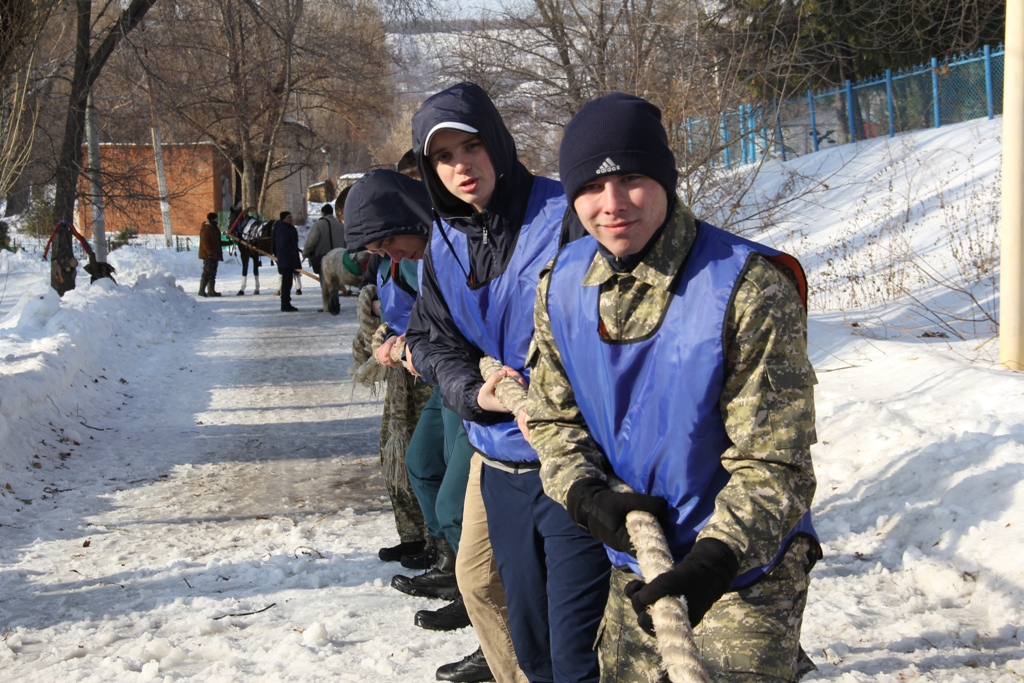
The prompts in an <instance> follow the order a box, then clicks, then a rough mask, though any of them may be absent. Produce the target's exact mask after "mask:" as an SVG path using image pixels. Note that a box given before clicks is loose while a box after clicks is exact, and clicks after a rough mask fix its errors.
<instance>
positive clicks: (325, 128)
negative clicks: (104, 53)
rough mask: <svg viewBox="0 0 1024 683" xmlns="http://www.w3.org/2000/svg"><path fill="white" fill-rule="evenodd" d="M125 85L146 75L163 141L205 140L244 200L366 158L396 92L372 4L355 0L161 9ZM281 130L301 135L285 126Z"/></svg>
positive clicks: (142, 36)
mask: <svg viewBox="0 0 1024 683" xmlns="http://www.w3.org/2000/svg"><path fill="white" fill-rule="evenodd" d="M151 18H152V19H153V21H152V22H149V23H148V25H147V26H146V28H145V30H144V31H142V32H140V33H139V34H138V38H137V39H136V40H135V41H134V43H135V48H136V53H135V54H136V59H134V60H131V61H129V60H126V61H125V64H124V65H123V68H122V69H121V73H120V78H121V79H122V82H124V83H125V84H130V83H132V82H140V81H142V80H144V79H146V78H147V77H151V78H152V80H153V83H154V92H155V96H156V99H157V102H158V108H159V110H160V112H161V113H162V115H163V117H164V119H165V121H166V123H167V124H168V126H167V128H168V130H169V137H171V138H175V137H176V139H179V140H181V141H195V140H209V141H212V142H213V143H214V144H215V145H216V146H217V148H218V149H219V150H220V151H221V153H222V154H223V155H224V156H225V158H227V159H228V160H229V161H230V162H231V163H232V165H233V167H234V169H235V173H236V178H237V179H238V181H239V182H238V184H237V185H238V187H239V189H240V196H239V197H237V199H239V200H240V201H241V202H242V204H243V205H245V206H260V205H262V203H263V201H264V200H265V197H266V191H267V189H268V188H269V187H270V186H271V184H272V183H274V182H275V181H276V180H279V179H280V178H281V170H280V169H281V168H282V163H283V160H284V159H285V158H286V157H287V158H288V161H289V164H288V165H289V167H290V168H293V167H295V165H296V164H298V165H299V166H303V165H305V166H309V167H310V168H319V165H320V164H322V163H323V155H322V152H321V149H322V147H323V146H324V145H325V144H329V145H330V147H331V149H332V165H333V166H334V167H335V168H338V167H341V168H344V167H345V166H346V165H347V164H348V163H349V159H350V157H355V158H358V159H361V163H365V161H366V159H367V156H366V155H367V152H366V151H365V150H366V148H367V146H368V143H370V142H372V140H373V138H374V136H375V135H376V134H377V132H376V131H377V128H378V127H379V122H380V121H381V120H382V119H384V118H386V113H387V111H388V109H389V108H390V106H391V102H392V94H391V87H390V80H389V73H388V66H389V56H388V50H387V46H386V43H385V33H384V26H383V22H382V18H381V15H380V12H379V11H378V10H377V9H376V8H375V6H374V5H372V4H370V3H368V2H364V1H363V0H350V1H345V2H326V1H325V0H316V1H313V0H285V1H282V2H278V3H260V2H255V1H254V0H193V1H192V2H189V3H188V4H185V5H177V6H171V5H168V6H166V7H158V8H157V10H156V12H155V13H154V14H153V15H152V16H151ZM286 131H292V132H298V131H301V134H299V135H290V134H286Z"/></svg>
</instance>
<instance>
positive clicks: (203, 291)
mask: <svg viewBox="0 0 1024 683" xmlns="http://www.w3.org/2000/svg"><path fill="white" fill-rule="evenodd" d="M208 280H209V278H207V277H206V276H205V275H204V276H203V277H201V278H199V296H209V295H208V294H207V293H206V285H207V281H208Z"/></svg>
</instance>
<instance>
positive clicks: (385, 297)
mask: <svg viewBox="0 0 1024 683" xmlns="http://www.w3.org/2000/svg"><path fill="white" fill-rule="evenodd" d="M421 263H422V262H421ZM400 267H401V266H400V264H399V263H394V262H393V261H392V260H391V259H390V258H386V259H384V260H383V261H381V264H380V268H378V269H377V296H378V298H380V311H381V313H382V314H383V319H384V322H386V323H387V324H388V327H390V328H391V329H392V330H394V331H395V334H399V335H402V334H405V332H406V330H408V329H409V315H410V314H411V313H412V306H413V304H415V303H416V292H415V291H413V289H412V287H411V286H409V284H407V283H406V282H404V280H403V278H402V274H401V273H400V272H399V268H400ZM422 272H423V266H422V265H420V264H417V267H416V273H417V276H419V275H420V274H421V273H422ZM385 273H387V278H386V279H385V277H384V275H385ZM416 289H417V290H419V281H418V279H417V282H416Z"/></svg>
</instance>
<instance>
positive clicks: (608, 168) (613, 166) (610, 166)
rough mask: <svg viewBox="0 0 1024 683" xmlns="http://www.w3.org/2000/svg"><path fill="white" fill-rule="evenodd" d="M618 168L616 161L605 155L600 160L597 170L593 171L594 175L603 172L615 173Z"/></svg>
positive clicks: (602, 173)
mask: <svg viewBox="0 0 1024 683" xmlns="http://www.w3.org/2000/svg"><path fill="white" fill-rule="evenodd" d="M618 170H620V167H619V165H618V164H617V163H615V162H614V161H612V159H611V157H606V158H605V160H604V161H603V162H601V165H600V166H598V167H597V170H596V171H594V175H604V174H605V173H615V172H616V171H618Z"/></svg>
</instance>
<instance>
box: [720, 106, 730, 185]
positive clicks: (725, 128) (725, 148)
mask: <svg viewBox="0 0 1024 683" xmlns="http://www.w3.org/2000/svg"><path fill="white" fill-rule="evenodd" d="M728 116H729V115H728V114H722V158H723V160H724V161H725V170H727V171H729V170H732V163H730V159H729V124H728V121H727V119H728Z"/></svg>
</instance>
